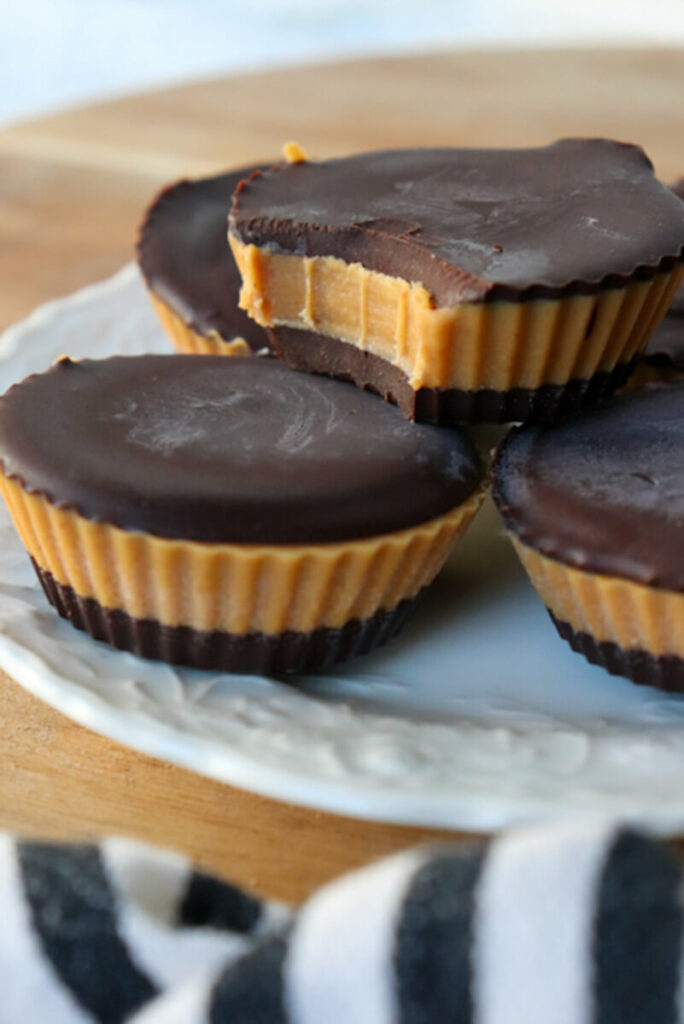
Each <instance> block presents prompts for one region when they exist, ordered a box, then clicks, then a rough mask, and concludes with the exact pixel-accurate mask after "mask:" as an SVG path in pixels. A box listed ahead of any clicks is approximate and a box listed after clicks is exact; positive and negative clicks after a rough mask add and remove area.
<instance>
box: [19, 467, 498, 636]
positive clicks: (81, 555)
mask: <svg viewBox="0 0 684 1024" xmlns="http://www.w3.org/2000/svg"><path fill="white" fill-rule="evenodd" d="M0 490H1V491H2V494H3V497H4V499H5V501H6V503H7V506H8V508H9V510H10V513H11V515H12V518H13V520H14V524H15V526H16V528H17V531H18V533H19V535H20V537H21V539H22V541H23V543H24V546H25V547H26V550H27V551H28V553H29V554H30V555H31V557H32V558H33V559H34V561H35V562H36V563H37V565H38V566H39V568H41V569H43V570H45V571H47V572H49V573H50V574H51V576H52V577H53V578H54V579H55V580H56V581H57V582H58V583H60V584H62V585H66V586H69V587H71V588H72V589H73V591H74V592H75V593H76V594H77V595H78V596H79V597H82V598H93V599H94V600H96V601H97V602H98V603H99V604H100V605H101V606H102V607H104V608H109V609H118V610H121V611H125V612H127V613H128V614H129V615H130V616H133V617H134V618H136V619H153V620H156V621H157V622H159V623H160V624H162V625H165V626H181V625H183V626H189V627H191V628H192V629H195V630H198V631H202V632H212V631H215V630H220V631H223V632H227V633H232V634H245V633H250V632H259V633H265V634H270V635H275V634H279V633H282V632H285V631H287V630H292V631H295V632H301V633H307V632H310V631H311V630H313V629H316V628H317V627H320V626H328V627H333V628H339V627H341V626H343V625H344V624H345V623H346V622H348V621H350V620H354V619H360V620H363V619H367V618H370V616H372V615H374V614H375V613H376V612H377V611H389V610H391V609H393V608H395V607H396V606H397V605H398V604H399V602H400V601H402V600H403V599H405V598H411V597H414V596H415V595H416V594H417V593H418V592H419V591H420V590H421V589H422V588H423V587H425V586H427V584H429V583H430V582H431V581H432V579H433V578H434V577H435V575H436V574H437V573H438V572H439V570H440V569H441V568H442V566H443V564H444V562H445V560H446V558H447V556H448V554H449V552H450V550H451V547H452V545H453V543H454V541H455V540H456V538H457V537H458V536H459V534H461V533H462V532H463V531H464V530H465V529H466V527H467V526H468V524H469V522H470V520H471V519H472V517H473V516H474V515H475V513H476V511H477V509H478V508H479V506H480V503H481V501H482V498H483V493H484V492H483V489H482V488H479V489H478V490H477V491H476V492H475V493H474V494H473V495H471V497H469V498H468V499H467V500H466V501H465V502H463V503H462V504H461V505H460V506H458V507H457V508H455V509H453V510H452V511H450V512H448V513H446V514H445V515H442V516H439V517H438V518H436V519H434V520H432V521H430V522H426V523H423V524H420V525H418V526H415V527H411V528H409V529H405V530H400V531H397V532H395V533H388V534H384V535H381V536H377V537H371V538H368V539H362V540H353V541H348V542H341V543H330V544H311V545H297V544H292V545H259V544H223V543H205V542H199V541H182V540H172V539H168V538H162V537H157V536H154V535H152V534H148V533H141V532H140V533H133V532H128V531H126V530H123V529H120V528H119V527H116V526H112V525H110V524H107V523H102V522H94V521H92V520H89V519H85V518H84V517H83V516H81V515H79V514H78V513H76V512H74V511H73V510H71V509H68V508H57V507H55V506H54V505H52V504H51V503H50V502H49V501H47V500H46V498H44V497H43V496H41V495H38V494H30V493H28V492H27V491H26V490H25V489H24V488H23V487H22V486H21V485H20V484H19V483H18V482H17V481H15V480H12V479H9V478H8V477H6V476H4V475H0Z"/></svg>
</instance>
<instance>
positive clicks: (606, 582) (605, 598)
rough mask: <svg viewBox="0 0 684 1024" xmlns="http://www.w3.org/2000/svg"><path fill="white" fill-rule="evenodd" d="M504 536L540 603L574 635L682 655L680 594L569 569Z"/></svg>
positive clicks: (683, 599)
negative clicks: (518, 559)
mask: <svg viewBox="0 0 684 1024" xmlns="http://www.w3.org/2000/svg"><path fill="white" fill-rule="evenodd" d="M509 536H510V537H511V540H512V541H513V544H514V546H515V549H516V551H517V553H518V555H519V557H520V560H521V562H522V564H523V566H524V567H525V570H526V571H527V574H528V576H529V577H530V580H531V581H532V583H533V585H534V587H535V588H536V590H537V592H538V593H539V595H540V597H541V599H542V600H543V602H544V604H545V605H546V607H547V608H548V609H549V610H550V611H551V612H553V614H554V615H555V617H556V618H557V619H559V620H560V621H561V622H564V623H567V624H568V625H569V626H571V627H572V629H573V630H574V631H575V632H576V633H589V634H590V635H591V636H593V637H594V638H595V639H596V640H598V641H599V642H601V643H613V644H617V645H618V646H619V647H622V648H624V649H625V650H642V651H649V652H650V653H651V654H654V655H657V656H662V655H675V656H676V657H679V658H684V594H681V593H676V592H675V591H671V590H661V589H657V588H655V587H648V586H645V585H643V584H640V583H634V582H632V581H630V580H626V579H620V578H619V577H616V576H604V575H600V574H598V573H592V572H584V571H582V570H580V569H575V568H571V567H570V566H567V565H563V564H562V563H561V562H557V561H555V559H552V558H547V557H546V556H545V555H541V554H539V552H538V551H535V550H534V549H533V548H531V547H529V546H528V545H527V544H523V543H522V542H521V541H520V540H518V538H517V537H516V536H515V535H514V534H509Z"/></svg>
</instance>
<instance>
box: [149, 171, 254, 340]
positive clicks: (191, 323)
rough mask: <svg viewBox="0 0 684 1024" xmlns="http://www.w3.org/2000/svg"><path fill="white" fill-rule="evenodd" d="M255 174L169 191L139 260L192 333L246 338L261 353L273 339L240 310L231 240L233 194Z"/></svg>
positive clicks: (155, 209)
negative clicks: (244, 179) (229, 243)
mask: <svg viewBox="0 0 684 1024" xmlns="http://www.w3.org/2000/svg"><path fill="white" fill-rule="evenodd" d="M254 169H255V168H254V167H243V168H241V169H240V170H237V171H231V172H230V173H229V174H220V175H219V176H218V177H216V178H203V179H201V180H199V181H180V182H178V183H177V184H175V185H170V186H169V187H168V188H165V189H164V190H163V192H161V193H160V194H159V196H158V197H157V198H156V199H155V201H154V202H153V204H152V206H151V207H150V209H149V210H148V212H147V216H146V217H145V220H144V222H143V224H142V227H141V229H140V237H139V240H138V260H139V263H140V267H141V270H142V272H143V274H144V276H145V280H146V281H147V284H148V286H149V287H150V288H151V290H152V291H153V292H154V293H155V295H157V296H158V297H159V298H160V299H161V300H162V301H163V302H165V303H166V304H167V305H168V306H170V307H171V309H172V310H173V311H174V312H175V313H176V314H177V315H178V316H179V317H180V318H181V319H182V320H183V322H184V323H186V324H187V325H188V327H191V328H192V330H194V331H196V332H197V333H198V334H202V335H206V334H209V333H210V332H211V331H218V333H219V334H220V335H221V337H222V338H223V339H224V340H226V341H232V340H233V338H236V337H240V338H244V339H245V341H246V342H247V343H248V344H249V346H250V347H251V348H252V349H255V350H257V349H260V348H264V347H268V337H267V335H266V332H265V331H264V330H263V328H261V327H259V325H258V324H256V323H255V322H254V321H253V320H250V318H249V317H248V316H247V314H246V313H244V312H243V311H242V310H241V309H239V308H238V296H239V292H240V284H241V282H240V274H239V272H238V269H237V267H236V266H235V260H234V259H233V255H232V253H231V251H230V247H229V245H228V239H227V234H228V213H229V211H230V203H231V199H232V196H233V192H234V191H235V188H236V186H237V185H238V183H239V182H240V181H241V180H242V179H243V178H244V177H246V176H247V175H249V174H251V173H252V171H253V170H254Z"/></svg>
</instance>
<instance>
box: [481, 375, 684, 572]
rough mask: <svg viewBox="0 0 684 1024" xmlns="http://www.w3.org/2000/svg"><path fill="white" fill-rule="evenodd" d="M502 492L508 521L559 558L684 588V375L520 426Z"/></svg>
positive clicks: (498, 480) (498, 479) (503, 470)
mask: <svg viewBox="0 0 684 1024" xmlns="http://www.w3.org/2000/svg"><path fill="white" fill-rule="evenodd" d="M494 498H495V500H496V503H497V505H498V506H499V509H500V511H501V513H502V515H503V518H504V520H505V523H506V526H507V527H508V529H509V530H512V531H513V533H515V534H517V536H518V537H519V538H520V540H522V541H523V542H524V543H525V544H528V545H529V546H530V547H532V548H535V549H536V550H537V551H540V552H541V553H542V554H544V555H548V556H549V557H550V558H554V559H556V560H557V561H560V562H564V563H565V564H566V565H571V566H575V567H576V568H578V569H583V570H585V571H588V572H595V573H604V574H606V575H609V576H620V577H624V578H626V579H629V580H634V581H636V582H638V583H645V584H648V585H650V586H654V587H662V588H664V589H666V590H674V591H684V382H682V383H681V384H680V383H677V384H669V385H657V384H656V385H650V386H648V387H645V388H643V389H641V390H638V391H629V392H626V393H624V394H621V395H617V396H615V397H613V398H611V399H608V400H607V401H605V402H603V403H601V404H600V405H598V406H596V407H595V408H593V409H591V410H590V411H589V412H586V413H583V414H582V415H575V416H571V417H567V418H566V419H564V420H562V421H559V422H558V423H557V424H555V425H550V424H549V425H546V426H542V425H537V426H528V427H520V428H518V429H517V430H514V431H512V433H511V434H510V435H509V436H508V438H507V439H506V440H505V441H504V443H503V445H502V446H501V448H500V449H499V452H498V454H497V457H496V460H495V463H494Z"/></svg>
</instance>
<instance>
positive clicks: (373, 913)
mask: <svg viewBox="0 0 684 1024" xmlns="http://www.w3.org/2000/svg"><path fill="white" fill-rule="evenodd" d="M428 856H429V854H428V852H427V851H420V850H419V851H411V852H407V853H402V854H399V855H398V856H396V857H392V858H390V859H389V860H386V861H383V862H382V863H380V864H375V865H372V866H371V867H369V868H366V869H365V870H363V871H359V872H356V873H354V874H353V875H350V876H348V877H346V878H343V879H341V880H340V881H339V882H333V883H332V884H331V885H329V886H326V887H325V888H324V889H322V890H321V891H320V892H319V893H317V894H316V895H315V896H313V897H312V899H311V900H310V901H309V902H308V903H306V904H305V905H304V907H303V909H302V910H301V911H300V914H299V917H298V918H297V921H296V923H295V926H294V929H293V932H292V935H291V938H290V944H289V948H288V951H287V954H286V957H285V964H284V968H283V975H284V976H283V988H284V1002H285V1006H286V1009H287V1011H288V1014H289V1018H290V1020H291V1021H292V1022H293V1024H322V1022H323V1021H325V1024H350V1022H352V1021H354V1022H359V1024H360V1022H361V1021H363V1024H394V1022H395V1021H396V1020H397V1017H398V1012H399V1011H398V1004H397V993H396V981H395V975H394V951H395V938H396V926H397V924H398V921H399V918H400V916H401V908H402V905H403V902H404V897H405V895H406V892H407V890H408V888H409V885H410V883H411V880H412V879H413V877H414V875H415V873H416V871H418V869H419V868H420V867H421V865H422V864H424V863H425V861H426V859H427V858H428Z"/></svg>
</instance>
